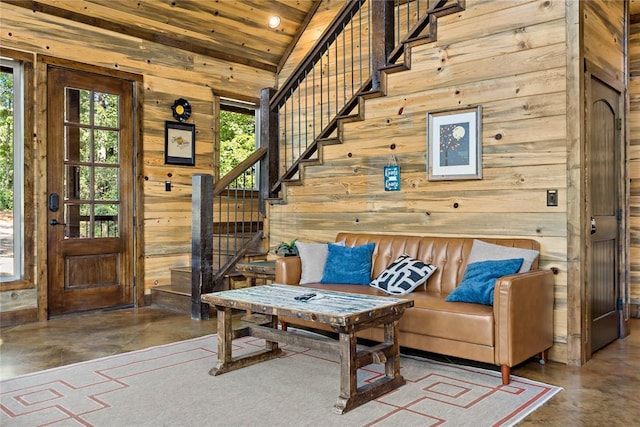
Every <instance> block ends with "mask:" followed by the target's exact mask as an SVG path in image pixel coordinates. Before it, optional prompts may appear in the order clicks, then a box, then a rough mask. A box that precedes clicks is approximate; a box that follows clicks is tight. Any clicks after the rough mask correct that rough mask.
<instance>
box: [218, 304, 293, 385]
mask: <svg viewBox="0 0 640 427" xmlns="http://www.w3.org/2000/svg"><path fill="white" fill-rule="evenodd" d="M216 309H217V316H218V362H217V363H216V366H215V367H214V368H212V369H211V370H210V371H209V375H214V376H215V375H221V374H224V373H226V372H230V371H234V370H236V369H240V368H244V367H245V366H250V365H253V364H256V363H260V362H263V361H265V360H271V359H275V358H277V357H278V356H280V354H281V353H282V350H281V349H280V347H279V346H278V342H277V341H269V340H265V348H264V350H262V351H256V352H253V353H250V354H247V355H244V356H238V357H236V358H234V357H233V355H232V349H233V337H234V334H237V333H238V332H240V335H239V336H246V335H250V328H245V330H243V331H236V332H235V333H234V331H233V325H232V317H231V314H232V312H233V310H232V309H231V308H229V307H224V306H216ZM277 325H278V318H277V316H272V318H271V321H270V322H269V327H271V328H272V329H277Z"/></svg>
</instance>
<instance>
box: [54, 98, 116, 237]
mask: <svg viewBox="0 0 640 427" xmlns="http://www.w3.org/2000/svg"><path fill="white" fill-rule="evenodd" d="M64 93H65V104H64V105H65V122H64V138H65V140H64V148H65V151H64V158H65V160H64V162H65V167H64V176H63V180H64V219H65V224H66V227H65V233H64V238H65V239H77V238H84V239H96V238H107V237H119V236H120V231H119V230H120V226H119V221H118V220H119V217H120V215H119V211H120V187H119V182H120V176H119V175H120V165H119V163H120V156H119V153H120V129H119V128H118V123H119V102H120V97H119V96H118V95H112V94H109V93H103V92H97V91H89V90H82V89H74V88H69V87H67V88H65V92H64Z"/></svg>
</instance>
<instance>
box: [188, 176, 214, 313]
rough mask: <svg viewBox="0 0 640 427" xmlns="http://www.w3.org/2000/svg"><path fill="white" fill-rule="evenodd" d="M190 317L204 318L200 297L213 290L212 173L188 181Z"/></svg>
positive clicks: (205, 307)
mask: <svg viewBox="0 0 640 427" xmlns="http://www.w3.org/2000/svg"><path fill="white" fill-rule="evenodd" d="M191 186H192V193H191V318H192V319H202V320H205V319H208V318H209V305H208V304H205V303H203V302H201V301H200V296H201V295H202V294H203V293H204V294H206V293H209V292H212V291H213V176H211V175H201V174H196V175H194V176H193V178H192V182H191Z"/></svg>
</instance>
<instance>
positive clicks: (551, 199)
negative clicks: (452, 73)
mask: <svg viewBox="0 0 640 427" xmlns="http://www.w3.org/2000/svg"><path fill="white" fill-rule="evenodd" d="M547 206H558V190H547Z"/></svg>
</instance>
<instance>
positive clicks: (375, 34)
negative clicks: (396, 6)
mask: <svg viewBox="0 0 640 427" xmlns="http://www.w3.org/2000/svg"><path fill="white" fill-rule="evenodd" d="M393 3H394V2H393V0H378V1H372V2H369V4H370V5H371V69H372V70H373V74H372V75H371V89H373V90H380V89H381V77H382V73H381V72H380V70H381V69H382V68H384V67H386V66H387V65H389V64H388V58H389V55H391V51H392V50H393V46H394V38H393V31H394V22H393Z"/></svg>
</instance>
